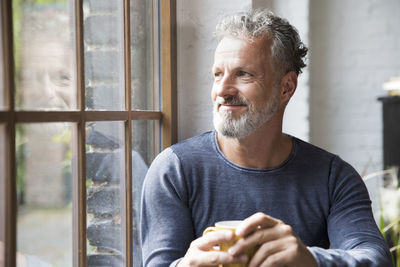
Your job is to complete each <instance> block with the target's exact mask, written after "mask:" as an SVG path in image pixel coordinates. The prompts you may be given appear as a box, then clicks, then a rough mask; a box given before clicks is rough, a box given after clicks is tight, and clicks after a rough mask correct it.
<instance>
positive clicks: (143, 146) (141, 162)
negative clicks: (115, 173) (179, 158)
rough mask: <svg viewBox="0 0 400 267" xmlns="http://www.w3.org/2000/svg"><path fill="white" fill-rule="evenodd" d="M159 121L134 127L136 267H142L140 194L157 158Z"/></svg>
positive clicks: (134, 250) (134, 125) (133, 168)
mask: <svg viewBox="0 0 400 267" xmlns="http://www.w3.org/2000/svg"><path fill="white" fill-rule="evenodd" d="M156 123H159V122H158V121H156V122H155V121H133V126H132V131H133V134H132V144H133V151H132V180H133V181H132V200H133V204H132V210H133V260H134V265H133V266H135V267H139V266H142V265H141V247H140V240H139V211H140V197H141V195H140V193H141V189H142V184H143V180H144V177H145V175H146V173H147V168H148V166H149V165H150V163H151V162H152V161H153V159H154V156H155V150H154V148H155V146H156V145H157V144H158V141H157V137H156V136H155V130H154V129H155V124H156Z"/></svg>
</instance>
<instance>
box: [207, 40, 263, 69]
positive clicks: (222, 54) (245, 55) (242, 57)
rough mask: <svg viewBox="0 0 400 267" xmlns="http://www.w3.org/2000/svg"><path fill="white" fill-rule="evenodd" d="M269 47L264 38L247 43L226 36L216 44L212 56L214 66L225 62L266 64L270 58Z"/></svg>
mask: <svg viewBox="0 0 400 267" xmlns="http://www.w3.org/2000/svg"><path fill="white" fill-rule="evenodd" d="M270 47H271V41H270V40H268V39H265V38H256V39H254V40H253V41H249V40H246V39H243V38H237V37H231V36H227V37H224V38H223V39H222V40H221V41H220V42H219V43H218V46H217V48H216V50H215V54H214V64H218V63H222V62H226V61H235V62H241V63H246V62H247V63H249V64H252V63H261V64H266V63H267V61H268V59H269V57H270Z"/></svg>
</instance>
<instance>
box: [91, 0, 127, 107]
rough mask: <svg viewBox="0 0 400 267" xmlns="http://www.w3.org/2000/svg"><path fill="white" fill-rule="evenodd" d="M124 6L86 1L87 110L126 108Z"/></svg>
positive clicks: (110, 2)
mask: <svg viewBox="0 0 400 267" xmlns="http://www.w3.org/2000/svg"><path fill="white" fill-rule="evenodd" d="M122 3H123V1H95V0H83V4H84V28H85V32H84V42H85V52H84V53H85V87H86V109H108V110H123V109H124V108H125V100H124V96H125V89H124V79H123V77H124V72H123V71H124V67H123V66H124V64H123V56H122V55H123V54H122V47H123V30H122V21H123V16H122V14H123V13H122Z"/></svg>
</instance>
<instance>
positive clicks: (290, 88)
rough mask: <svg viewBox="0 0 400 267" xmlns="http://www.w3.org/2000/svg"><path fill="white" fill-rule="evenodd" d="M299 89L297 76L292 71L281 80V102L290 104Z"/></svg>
mask: <svg viewBox="0 0 400 267" xmlns="http://www.w3.org/2000/svg"><path fill="white" fill-rule="evenodd" d="M296 88H297V74H296V73H295V72H294V71H290V72H288V73H286V74H285V76H283V78H282V80H281V100H282V102H288V101H289V100H290V98H291V97H292V96H293V94H294V92H295V91H296Z"/></svg>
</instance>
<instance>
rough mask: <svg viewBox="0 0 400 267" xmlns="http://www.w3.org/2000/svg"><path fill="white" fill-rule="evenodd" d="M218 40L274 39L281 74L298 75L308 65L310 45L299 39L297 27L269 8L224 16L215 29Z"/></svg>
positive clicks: (276, 60) (273, 47)
mask: <svg viewBox="0 0 400 267" xmlns="http://www.w3.org/2000/svg"><path fill="white" fill-rule="evenodd" d="M215 34H216V36H217V38H218V40H219V41H220V40H222V38H224V37H226V36H234V37H238V38H244V39H248V40H249V41H251V42H252V41H253V40H254V38H268V39H271V40H272V45H271V55H272V61H273V64H274V66H275V67H276V68H278V71H280V72H281V74H282V75H284V74H286V73H288V72H290V71H294V72H295V73H296V74H297V75H299V74H300V73H301V72H302V71H301V69H302V68H304V67H305V66H306V64H305V62H304V57H305V56H306V54H307V51H308V48H307V47H306V46H305V45H304V43H303V42H302V41H301V40H300V36H299V33H298V31H297V30H296V28H295V27H293V26H292V25H290V23H289V22H288V21H287V20H286V19H283V18H280V17H278V16H276V15H274V14H273V13H272V12H271V11H268V10H260V9H256V10H249V11H246V12H240V13H237V14H234V15H231V16H228V17H225V18H224V19H222V20H221V22H219V23H218V25H217V27H216V32H215Z"/></svg>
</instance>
